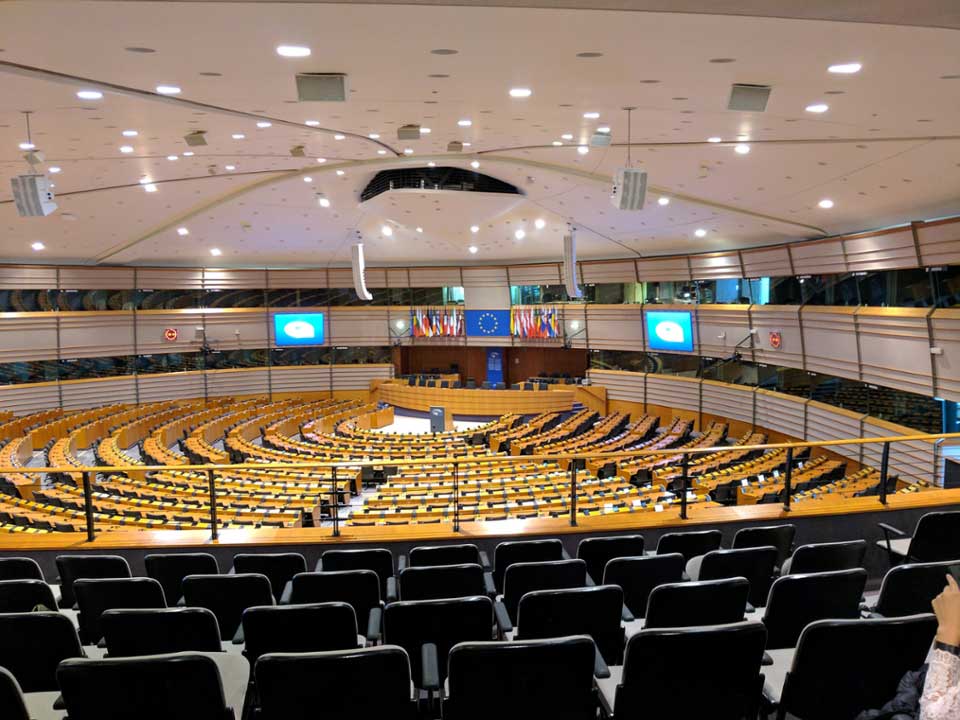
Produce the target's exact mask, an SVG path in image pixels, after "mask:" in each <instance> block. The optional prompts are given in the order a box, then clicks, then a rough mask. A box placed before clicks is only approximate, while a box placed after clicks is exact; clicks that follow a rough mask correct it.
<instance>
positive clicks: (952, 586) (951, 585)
mask: <svg viewBox="0 0 960 720" xmlns="http://www.w3.org/2000/svg"><path fill="white" fill-rule="evenodd" d="M946 589H948V590H951V591H953V592H960V585H957V580H956V578H954V577H953V575H950V574H948V575H947V588H946Z"/></svg>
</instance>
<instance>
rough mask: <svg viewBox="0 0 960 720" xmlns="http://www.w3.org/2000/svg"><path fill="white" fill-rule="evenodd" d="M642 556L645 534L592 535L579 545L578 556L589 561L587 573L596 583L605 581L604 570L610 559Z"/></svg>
mask: <svg viewBox="0 0 960 720" xmlns="http://www.w3.org/2000/svg"><path fill="white" fill-rule="evenodd" d="M642 556H643V535H614V536H613V537H591V538H586V539H584V540H581V541H580V544H579V545H577V557H578V558H580V559H581V560H583V561H584V562H585V563H587V574H588V575H589V576H590V578H591V579H592V580H593V581H594V582H596V583H600V582H603V571H604V569H605V568H606V567H607V563H608V562H609V561H610V560H613V559H614V558H622V557H642Z"/></svg>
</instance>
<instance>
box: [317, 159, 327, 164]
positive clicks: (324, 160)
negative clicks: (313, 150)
mask: <svg viewBox="0 0 960 720" xmlns="http://www.w3.org/2000/svg"><path fill="white" fill-rule="evenodd" d="M326 161H327V159H326V158H317V162H318V163H320V164H321V165H322V164H323V163H325V162H326Z"/></svg>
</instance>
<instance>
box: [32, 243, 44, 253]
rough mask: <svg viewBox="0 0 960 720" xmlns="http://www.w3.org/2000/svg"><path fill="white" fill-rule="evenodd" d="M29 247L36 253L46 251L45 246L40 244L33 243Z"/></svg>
mask: <svg viewBox="0 0 960 720" xmlns="http://www.w3.org/2000/svg"><path fill="white" fill-rule="evenodd" d="M30 247H32V248H33V249H34V250H36V251H37V252H39V251H41V250H46V248H47V246H46V245H44V244H43V243H42V242H35V243H33V244H32V245H31V246H30Z"/></svg>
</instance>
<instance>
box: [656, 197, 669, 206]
mask: <svg viewBox="0 0 960 720" xmlns="http://www.w3.org/2000/svg"><path fill="white" fill-rule="evenodd" d="M657 204H658V205H669V204H670V198H668V197H662V198H659V199H658V200H657Z"/></svg>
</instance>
